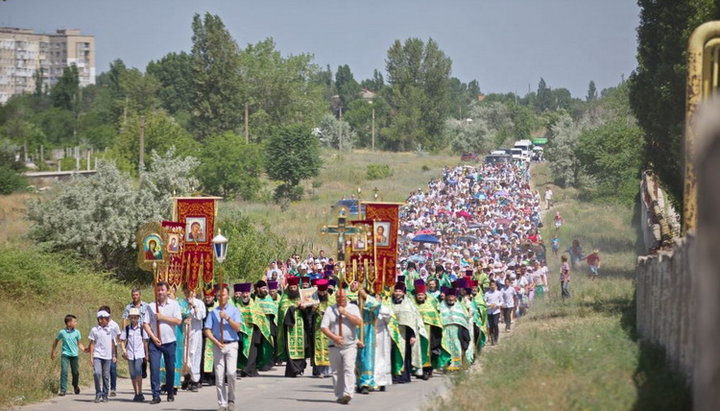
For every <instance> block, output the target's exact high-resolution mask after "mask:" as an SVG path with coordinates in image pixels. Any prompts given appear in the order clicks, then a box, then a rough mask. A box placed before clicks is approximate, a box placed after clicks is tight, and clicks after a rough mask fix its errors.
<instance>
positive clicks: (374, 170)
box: [366, 164, 393, 180]
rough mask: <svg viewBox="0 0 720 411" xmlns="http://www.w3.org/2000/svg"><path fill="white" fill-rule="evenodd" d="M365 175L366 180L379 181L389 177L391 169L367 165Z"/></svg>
mask: <svg viewBox="0 0 720 411" xmlns="http://www.w3.org/2000/svg"><path fill="white" fill-rule="evenodd" d="M366 174H367V179H368V180H380V179H383V178H387V177H391V176H392V175H393V169H392V168H391V167H390V166H389V165H387V164H368V166H367V173H366Z"/></svg>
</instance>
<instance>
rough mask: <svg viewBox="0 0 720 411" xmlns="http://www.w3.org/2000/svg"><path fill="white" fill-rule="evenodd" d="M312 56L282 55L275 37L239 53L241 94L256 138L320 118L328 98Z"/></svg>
mask: <svg viewBox="0 0 720 411" xmlns="http://www.w3.org/2000/svg"><path fill="white" fill-rule="evenodd" d="M312 59H313V57H312V55H310V54H299V55H295V56H288V57H283V56H282V55H281V54H280V52H279V51H278V50H276V48H275V42H274V41H273V39H272V38H267V39H265V40H263V41H260V42H258V43H257V44H249V45H248V46H247V47H246V48H245V49H244V50H242V51H241V52H240V67H241V70H240V72H241V74H240V81H241V84H242V95H243V96H244V101H246V102H247V103H248V104H249V109H250V138H251V139H252V140H253V141H255V142H263V141H265V140H266V139H267V138H269V137H270V136H272V135H274V134H275V133H276V132H277V130H278V129H280V128H282V127H285V126H289V125H293V124H303V125H304V126H305V127H308V128H311V127H315V126H316V125H317V123H318V122H319V121H320V119H321V118H322V115H323V114H324V113H325V112H326V111H327V100H324V99H323V94H324V91H325V86H324V85H321V84H318V81H317V79H318V76H319V68H318V67H317V65H315V64H313V62H312ZM326 74H327V73H326ZM330 78H331V79H332V76H331V77H330Z"/></svg>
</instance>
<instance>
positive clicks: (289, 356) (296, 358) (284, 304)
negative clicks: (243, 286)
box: [275, 277, 311, 377]
mask: <svg viewBox="0 0 720 411" xmlns="http://www.w3.org/2000/svg"><path fill="white" fill-rule="evenodd" d="M287 283H288V286H287V289H286V293H284V294H283V296H282V298H280V302H279V303H278V341H277V345H276V347H275V349H276V352H277V357H278V360H279V361H286V366H285V376H286V377H297V376H299V375H302V373H303V372H304V371H305V367H306V366H307V362H306V361H305V358H307V357H306V354H307V353H309V346H308V345H309V344H310V342H311V341H310V340H309V338H306V337H307V336H306V335H305V334H306V332H305V324H306V323H307V322H308V319H309V318H308V317H309V315H308V312H309V309H306V308H304V307H302V306H301V304H300V290H299V288H298V284H299V283H300V277H289V278H288V279H287Z"/></svg>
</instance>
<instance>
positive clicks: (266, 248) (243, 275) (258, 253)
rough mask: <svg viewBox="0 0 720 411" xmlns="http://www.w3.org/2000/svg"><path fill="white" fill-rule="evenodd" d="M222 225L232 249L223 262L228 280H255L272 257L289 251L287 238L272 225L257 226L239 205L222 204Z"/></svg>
mask: <svg viewBox="0 0 720 411" xmlns="http://www.w3.org/2000/svg"><path fill="white" fill-rule="evenodd" d="M301 189H302V188H301ZM218 227H219V228H221V229H222V233H223V235H224V236H225V237H227V239H228V244H229V246H228V248H229V249H230V250H231V251H230V252H228V257H227V260H226V261H225V262H224V263H223V267H224V268H225V270H226V271H225V281H226V282H229V281H230V280H232V281H250V282H255V281H257V280H259V279H260V277H262V275H263V274H264V273H265V269H266V268H267V266H268V264H269V263H270V261H271V260H279V259H284V258H285V257H286V256H287V255H289V251H288V250H287V244H286V242H285V239H284V238H282V237H280V236H278V235H276V234H273V233H272V232H271V231H270V227H268V226H260V227H256V226H255V225H253V223H252V221H251V220H250V218H249V217H247V216H245V215H243V214H242V213H241V212H240V211H238V210H237V209H232V208H227V207H224V208H221V212H220V218H219V223H218Z"/></svg>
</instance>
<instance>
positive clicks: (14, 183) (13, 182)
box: [0, 165, 28, 194]
mask: <svg viewBox="0 0 720 411" xmlns="http://www.w3.org/2000/svg"><path fill="white" fill-rule="evenodd" d="M27 185H28V184H27V181H25V178H23V176H22V175H21V174H20V173H19V172H18V171H16V170H13V169H12V168H10V167H5V166H4V165H0V194H10V193H13V192H15V191H20V190H22V189H24V188H26V187H27Z"/></svg>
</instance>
